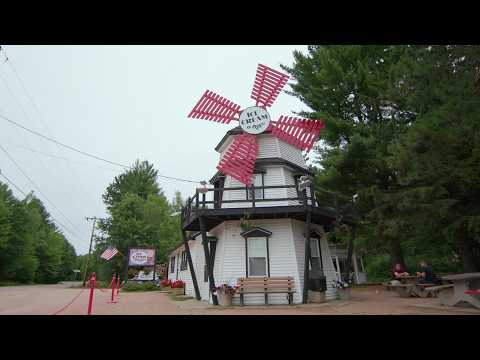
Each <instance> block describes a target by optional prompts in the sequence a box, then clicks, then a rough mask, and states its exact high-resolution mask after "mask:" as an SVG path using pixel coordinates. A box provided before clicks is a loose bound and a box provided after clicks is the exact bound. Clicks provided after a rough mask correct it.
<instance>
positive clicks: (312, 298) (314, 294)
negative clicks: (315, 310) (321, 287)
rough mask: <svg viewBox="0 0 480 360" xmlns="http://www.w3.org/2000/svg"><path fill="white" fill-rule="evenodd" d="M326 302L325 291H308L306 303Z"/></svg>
mask: <svg viewBox="0 0 480 360" xmlns="http://www.w3.org/2000/svg"><path fill="white" fill-rule="evenodd" d="M325 301H326V297H325V291H312V290H308V302H310V303H314V304H319V303H324V302H325Z"/></svg>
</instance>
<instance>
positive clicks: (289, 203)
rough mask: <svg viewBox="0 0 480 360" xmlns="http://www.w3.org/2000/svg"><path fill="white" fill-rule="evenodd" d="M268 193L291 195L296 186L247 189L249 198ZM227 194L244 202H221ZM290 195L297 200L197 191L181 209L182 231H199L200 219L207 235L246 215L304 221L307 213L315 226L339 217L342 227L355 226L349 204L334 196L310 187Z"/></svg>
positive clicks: (219, 190) (220, 190) (221, 191)
mask: <svg viewBox="0 0 480 360" xmlns="http://www.w3.org/2000/svg"><path fill="white" fill-rule="evenodd" d="M269 189H284V190H285V194H289V193H290V194H291V193H292V191H288V190H291V189H295V190H296V185H270V186H252V187H251V188H250V190H251V194H255V190H269ZM227 191H245V198H244V199H236V200H221V198H222V196H221V194H224V193H225V192H227ZM267 193H268V192H267V191H263V194H267ZM277 193H278V192H277ZM293 193H295V194H296V196H286V197H278V196H274V197H270V198H269V197H265V196H263V197H262V198H257V199H255V198H254V197H249V198H248V199H247V188H246V187H228V188H208V189H206V192H202V193H200V192H198V191H197V192H196V193H195V195H194V196H193V197H191V198H189V199H187V203H186V205H185V207H184V208H182V212H181V223H182V229H183V230H186V231H199V230H200V223H199V217H200V216H203V217H204V219H205V223H206V225H207V231H208V230H210V229H212V228H214V227H215V226H217V225H219V224H221V223H222V222H223V221H228V220H239V219H241V218H243V217H244V216H246V215H248V218H249V219H251V220H255V219H280V218H292V219H297V220H301V221H305V220H306V214H307V210H310V212H311V219H312V223H314V224H319V225H325V226H331V224H332V222H333V221H335V220H337V219H339V217H341V219H342V222H344V223H348V224H353V223H355V222H356V220H355V219H356V217H355V214H354V212H353V211H352V210H353V205H352V203H351V202H348V201H345V200H341V199H340V198H339V197H338V196H337V195H336V194H333V193H330V192H326V191H323V190H320V191H318V190H317V191H315V190H314V188H313V186H311V187H309V190H308V191H303V192H300V191H293ZM212 195H213V196H212ZM215 199H216V200H215Z"/></svg>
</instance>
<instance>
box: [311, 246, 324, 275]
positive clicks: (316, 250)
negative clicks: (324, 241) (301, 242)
mask: <svg viewBox="0 0 480 360" xmlns="http://www.w3.org/2000/svg"><path fill="white" fill-rule="evenodd" d="M320 256H321V253H320V244H319V242H318V239H315V238H310V262H311V264H312V265H311V266H312V269H315V270H320V269H322V259H321V258H320Z"/></svg>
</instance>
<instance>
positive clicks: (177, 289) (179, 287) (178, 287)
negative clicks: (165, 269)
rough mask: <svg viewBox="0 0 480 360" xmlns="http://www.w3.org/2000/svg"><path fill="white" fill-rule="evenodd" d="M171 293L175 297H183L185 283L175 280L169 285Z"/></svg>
mask: <svg viewBox="0 0 480 360" xmlns="http://www.w3.org/2000/svg"><path fill="white" fill-rule="evenodd" d="M171 288H172V292H173V294H175V295H184V294H185V282H184V281H182V280H180V279H179V280H176V281H174V282H173V283H172V285H171Z"/></svg>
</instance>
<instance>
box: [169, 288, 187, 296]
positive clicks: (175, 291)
mask: <svg viewBox="0 0 480 360" xmlns="http://www.w3.org/2000/svg"><path fill="white" fill-rule="evenodd" d="M171 291H172V294H173V295H185V288H184V287H181V288H172V290H171Z"/></svg>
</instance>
